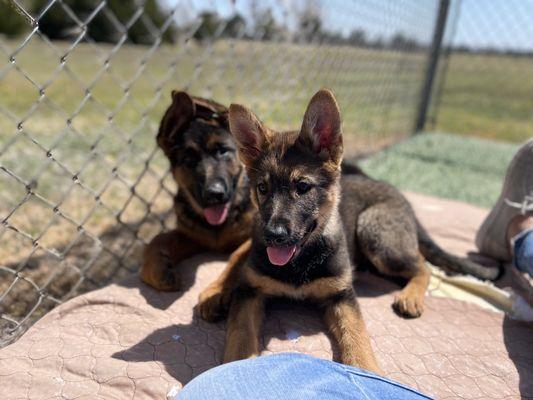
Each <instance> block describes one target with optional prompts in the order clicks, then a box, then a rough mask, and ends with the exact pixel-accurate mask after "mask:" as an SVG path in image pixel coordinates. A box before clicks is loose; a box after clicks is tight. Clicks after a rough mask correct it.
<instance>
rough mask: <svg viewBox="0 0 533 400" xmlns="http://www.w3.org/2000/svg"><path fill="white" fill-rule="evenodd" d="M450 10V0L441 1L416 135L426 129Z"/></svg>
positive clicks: (421, 96) (421, 98)
mask: <svg viewBox="0 0 533 400" xmlns="http://www.w3.org/2000/svg"><path fill="white" fill-rule="evenodd" d="M449 8H450V0H440V4H439V11H438V15H437V21H436V23H435V31H434V32H433V40H432V42H431V48H430V51H429V58H428V64H427V69H426V77H425V80H424V86H422V91H421V93H420V104H419V107H418V114H417V118H416V124H415V133H416V132H420V131H422V130H423V129H424V125H425V124H426V116H427V111H428V107H429V103H430V101H431V92H432V88H433V81H434V80H435V75H436V73H437V65H438V63H439V58H440V54H441V46H442V38H443V36H444V30H445V29H446V21H447V20H448V10H449Z"/></svg>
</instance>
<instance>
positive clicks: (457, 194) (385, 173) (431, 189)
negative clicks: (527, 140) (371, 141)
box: [363, 133, 518, 208]
mask: <svg viewBox="0 0 533 400" xmlns="http://www.w3.org/2000/svg"><path fill="white" fill-rule="evenodd" d="M517 149H518V145H515V144H511V143H502V142H494V141H489V140H486V139H478V138H465V137H460V136H457V135H452V134H442V133H424V134H419V135H416V136H414V137H412V138H410V139H408V140H406V141H404V142H401V143H399V144H397V145H395V146H392V147H390V148H389V149H387V150H385V151H383V152H380V153H378V154H376V155H374V156H372V157H370V158H369V159H368V160H365V161H364V162H363V168H364V170H365V171H366V172H367V173H368V174H370V175H371V176H373V177H375V178H378V179H383V180H386V181H389V182H390V183H392V184H394V185H396V186H398V187H399V188H401V189H404V190H409V191H413V192H418V193H424V194H428V195H432V196H438V197H444V198H448V199H455V200H460V201H464V202H467V203H471V204H475V205H478V206H481V207H486V208H490V207H491V206H492V205H493V204H494V202H495V201H496V199H497V197H498V195H499V194H500V190H501V187H502V183H503V178H504V175H505V170H506V168H507V165H508V164H509V161H511V158H512V157H513V155H514V153H515V152H516V150H517Z"/></svg>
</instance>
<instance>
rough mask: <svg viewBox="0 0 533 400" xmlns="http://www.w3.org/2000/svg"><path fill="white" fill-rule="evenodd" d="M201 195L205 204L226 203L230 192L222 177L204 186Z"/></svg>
mask: <svg viewBox="0 0 533 400" xmlns="http://www.w3.org/2000/svg"><path fill="white" fill-rule="evenodd" d="M202 197H203V203H204V205H205V206H215V205H219V204H224V203H227V202H228V201H229V199H230V197H231V193H230V190H229V188H228V185H227V184H226V182H224V180H222V179H217V180H215V181H213V182H210V183H208V184H207V185H206V186H205V187H204V190H203V195H202Z"/></svg>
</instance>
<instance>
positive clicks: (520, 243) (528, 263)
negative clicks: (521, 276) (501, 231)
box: [513, 229, 533, 276]
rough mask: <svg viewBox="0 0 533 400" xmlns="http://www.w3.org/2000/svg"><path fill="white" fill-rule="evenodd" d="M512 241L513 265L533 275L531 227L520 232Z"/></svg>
mask: <svg viewBox="0 0 533 400" xmlns="http://www.w3.org/2000/svg"><path fill="white" fill-rule="evenodd" d="M513 242H514V265H515V267H516V268H518V269H519V270H520V271H522V272H527V273H528V274H529V275H531V276H533V229H527V230H525V231H523V232H520V233H519V234H518V235H516V236H515V237H514V238H513Z"/></svg>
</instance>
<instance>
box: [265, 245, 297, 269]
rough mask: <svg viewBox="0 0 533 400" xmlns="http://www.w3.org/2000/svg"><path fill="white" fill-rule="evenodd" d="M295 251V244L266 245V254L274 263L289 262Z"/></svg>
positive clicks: (283, 263) (279, 264) (282, 263)
mask: <svg viewBox="0 0 533 400" xmlns="http://www.w3.org/2000/svg"><path fill="white" fill-rule="evenodd" d="M295 251H296V245H295V244H294V245H292V246H282V247H267V255H268V259H269V260H270V262H271V263H272V264H274V265H278V266H281V265H285V264H287V263H288V262H289V260H290V259H291V257H292V256H293V255H294V252H295Z"/></svg>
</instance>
